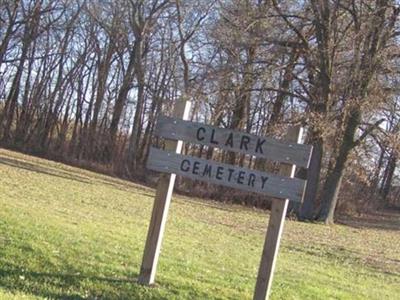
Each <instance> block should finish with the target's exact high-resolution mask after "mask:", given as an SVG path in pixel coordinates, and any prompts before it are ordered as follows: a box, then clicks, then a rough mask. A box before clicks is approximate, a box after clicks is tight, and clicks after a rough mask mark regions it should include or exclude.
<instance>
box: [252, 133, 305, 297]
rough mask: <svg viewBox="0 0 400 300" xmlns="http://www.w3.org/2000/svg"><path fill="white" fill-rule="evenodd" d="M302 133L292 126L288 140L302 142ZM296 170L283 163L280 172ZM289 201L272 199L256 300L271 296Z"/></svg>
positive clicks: (287, 172) (290, 174) (294, 167)
mask: <svg viewBox="0 0 400 300" xmlns="http://www.w3.org/2000/svg"><path fill="white" fill-rule="evenodd" d="M302 135H303V129H302V128H301V127H300V126H296V127H290V128H289V130H288V133H287V135H286V140H287V141H290V142H297V143H301V137H302ZM295 171H296V166H295V165H288V164H281V167H280V170H279V173H280V174H281V175H285V176H290V177H292V178H293V177H294V175H295ZM288 203H289V199H285V200H279V199H273V201H272V208H271V214H270V218H269V223H268V229H267V235H266V238H265V242H264V248H263V252H262V256H261V262H260V267H259V270H258V277H257V283H256V288H255V291H254V298H253V299H254V300H265V299H268V297H269V294H270V291H271V285H272V278H273V274H274V269H275V263H276V258H277V255H278V249H279V244H280V240H281V236H282V231H283V224H284V222H285V216H286V211H287V207H288Z"/></svg>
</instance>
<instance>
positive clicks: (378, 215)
mask: <svg viewBox="0 0 400 300" xmlns="http://www.w3.org/2000/svg"><path fill="white" fill-rule="evenodd" d="M338 221H339V222H338V223H341V224H344V225H347V226H350V227H354V228H357V229H360V228H369V229H378V230H385V231H386V230H392V231H400V211H397V210H392V209H384V210H379V211H375V212H369V213H368V214H364V215H362V216H349V217H347V216H343V217H341V218H339V220H338Z"/></svg>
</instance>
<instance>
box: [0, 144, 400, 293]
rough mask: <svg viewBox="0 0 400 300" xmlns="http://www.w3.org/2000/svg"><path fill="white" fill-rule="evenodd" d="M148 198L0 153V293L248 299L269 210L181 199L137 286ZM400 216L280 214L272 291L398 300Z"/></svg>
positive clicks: (121, 184)
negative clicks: (324, 219)
mask: <svg viewBox="0 0 400 300" xmlns="http://www.w3.org/2000/svg"><path fill="white" fill-rule="evenodd" d="M153 196H154V190H152V189H149V188H146V187H143V186H140V185H136V184H134V183H131V182H128V181H123V180H119V179H115V178H112V177H107V176H104V175H100V174H96V173H92V172H89V171H86V170H82V169H78V168H73V167H69V166H66V165H63V164H60V163H54V162H51V161H47V160H43V159H39V158H34V157H30V156H26V155H22V154H19V153H16V152H12V151H7V150H3V149H0V299H43V298H51V299H54V298H56V299H251V298H252V294H253V289H254V285H255V280H256V275H257V269H258V264H259V260H260V255H261V250H262V245H263V241H264V237H265V231H266V225H267V221H268V214H267V213H266V212H264V211H259V210H253V209H249V208H243V207H240V206H235V205H227V204H219V203H215V202H211V201H203V200H198V199H190V198H187V197H180V196H176V197H174V199H173V201H172V205H171V209H170V214H169V218H168V222H167V229H166V233H165V239H164V243H163V248H162V253H161V257H160V261H159V267H158V273H157V278H156V280H157V286H156V287H153V288H149V287H143V286H140V285H138V284H137V283H136V279H137V277H138V272H139V268H140V263H141V258H142V254H143V248H144V242H145V239H146V233H147V227H148V224H149V220H150V214H151V208H152V204H153ZM399 216H400V215H397V216H396V215H393V216H391V217H387V219H382V221H379V220H381V219H378V221H376V222H371V223H368V222H364V221H363V220H361V221H360V222H358V223H357V222H355V221H354V220H353V221H352V222H351V224H350V225H347V226H345V225H335V226H324V225H318V224H309V223H299V222H293V221H287V222H286V223H285V230H284V235H283V240H282V244H281V250H280V253H279V257H278V263H277V268H276V273H275V279H274V283H273V289H272V295H271V299H352V300H353V299H379V300H383V299H400V217H399ZM383 222H385V223H384V224H386V225H387V226H380V225H381V224H383ZM360 224H361V225H363V226H361V227H360V226H359V225H360Z"/></svg>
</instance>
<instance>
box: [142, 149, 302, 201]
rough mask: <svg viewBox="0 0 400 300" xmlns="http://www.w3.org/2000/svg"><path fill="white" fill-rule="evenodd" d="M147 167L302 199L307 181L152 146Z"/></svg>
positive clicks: (296, 199)
mask: <svg viewBox="0 0 400 300" xmlns="http://www.w3.org/2000/svg"><path fill="white" fill-rule="evenodd" d="M147 168H148V169H151V170H154V171H159V172H164V173H173V174H178V175H181V176H183V177H188V178H191V179H195V180H200V181H206V182H210V183H214V184H219V185H224V186H228V187H232V188H236V189H240V190H244V191H247V192H255V193H260V194H264V195H268V196H271V197H277V198H284V199H285V198H289V199H290V200H292V201H297V202H301V200H302V196H303V192H304V188H305V181H304V180H301V179H298V178H288V177H284V176H280V175H275V174H270V173H265V172H259V171H255V170H250V169H246V168H240V167H237V166H233V165H228V164H223V163H218V162H215V161H208V160H205V159H200V158H196V157H192V156H186V155H179V154H176V153H174V152H169V151H163V150H160V149H157V148H151V149H150V154H149V159H148V161H147Z"/></svg>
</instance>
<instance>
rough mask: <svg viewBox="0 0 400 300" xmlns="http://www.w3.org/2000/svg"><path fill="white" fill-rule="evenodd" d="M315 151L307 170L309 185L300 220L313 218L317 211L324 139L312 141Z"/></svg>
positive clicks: (319, 138) (300, 211)
mask: <svg viewBox="0 0 400 300" xmlns="http://www.w3.org/2000/svg"><path fill="white" fill-rule="evenodd" d="M312 145H313V151H312V155H311V161H310V166H309V168H308V170H307V178H306V179H307V186H306V190H305V193H304V200H303V204H302V205H301V207H300V210H299V212H298V215H297V216H298V218H299V220H312V219H313V218H314V213H315V200H316V198H317V193H318V186H319V178H320V173H321V165H322V155H323V140H322V138H321V137H318V138H316V139H315V140H314V142H313V143H312Z"/></svg>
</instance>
